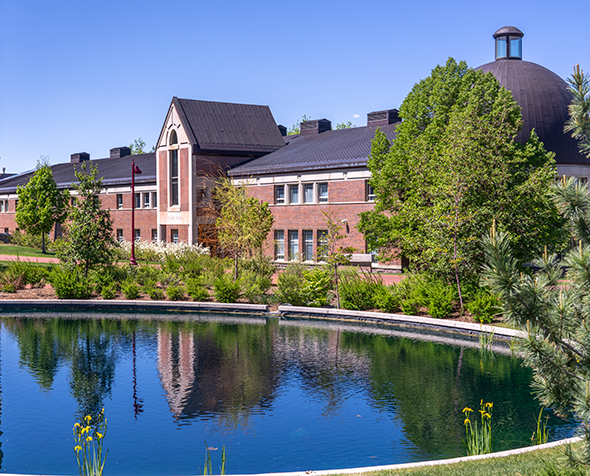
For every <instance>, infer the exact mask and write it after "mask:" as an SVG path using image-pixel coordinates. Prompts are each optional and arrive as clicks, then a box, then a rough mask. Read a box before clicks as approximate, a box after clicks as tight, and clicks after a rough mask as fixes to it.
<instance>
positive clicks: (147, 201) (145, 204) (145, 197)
mask: <svg viewBox="0 0 590 476" xmlns="http://www.w3.org/2000/svg"><path fill="white" fill-rule="evenodd" d="M143 208H150V194H149V193H144V194H143Z"/></svg>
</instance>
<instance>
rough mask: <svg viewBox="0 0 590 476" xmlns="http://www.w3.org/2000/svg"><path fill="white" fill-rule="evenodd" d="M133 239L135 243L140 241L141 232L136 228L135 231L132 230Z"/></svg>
mask: <svg viewBox="0 0 590 476" xmlns="http://www.w3.org/2000/svg"><path fill="white" fill-rule="evenodd" d="M133 239H134V240H135V241H137V240H141V230H139V229H138V228H136V229H135V230H133Z"/></svg>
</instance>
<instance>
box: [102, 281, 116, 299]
mask: <svg viewBox="0 0 590 476" xmlns="http://www.w3.org/2000/svg"><path fill="white" fill-rule="evenodd" d="M117 289H118V286H117V284H116V283H111V284H108V285H106V286H103V287H102V289H101V291H100V295H101V297H102V298H103V299H113V298H114V297H115V296H116V295H117Z"/></svg>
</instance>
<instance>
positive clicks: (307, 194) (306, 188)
mask: <svg viewBox="0 0 590 476" xmlns="http://www.w3.org/2000/svg"><path fill="white" fill-rule="evenodd" d="M313 201H314V200H313V183H304V184H303V203H313Z"/></svg>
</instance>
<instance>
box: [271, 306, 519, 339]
mask: <svg viewBox="0 0 590 476" xmlns="http://www.w3.org/2000/svg"><path fill="white" fill-rule="evenodd" d="M279 312H280V313H281V314H282V315H283V316H287V317H290V316H293V317H311V318H316V319H318V318H327V319H330V318H332V319H333V318H345V319H353V320H357V321H365V322H388V323H397V324H406V325H413V326H427V327H434V328H437V329H446V330H455V331H469V332H470V333H482V332H485V333H488V334H494V335H496V336H505V337H525V336H526V333H525V332H522V331H518V330H516V329H507V328H505V327H496V326H489V325H486V324H473V323H470V322H460V321H446V320H444V319H434V318H432V317H419V316H406V315H405V314H387V313H382V312H365V311H348V310H346V309H331V308H316V307H298V306H279Z"/></svg>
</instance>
